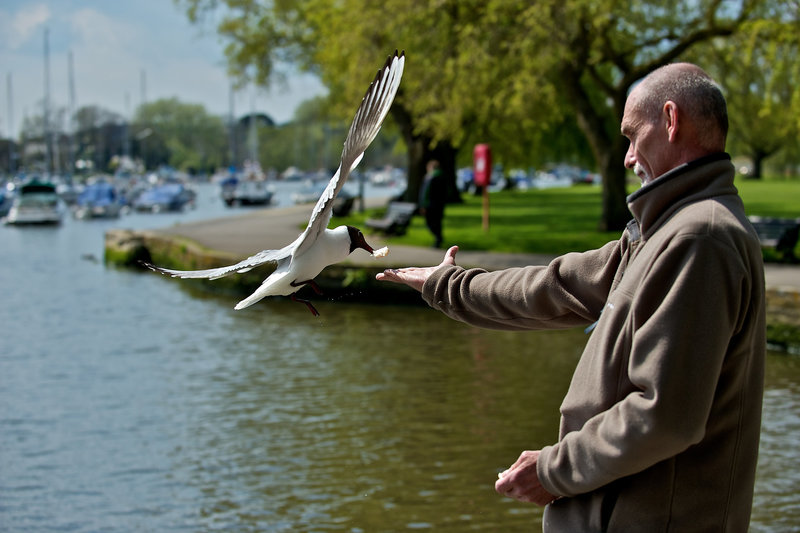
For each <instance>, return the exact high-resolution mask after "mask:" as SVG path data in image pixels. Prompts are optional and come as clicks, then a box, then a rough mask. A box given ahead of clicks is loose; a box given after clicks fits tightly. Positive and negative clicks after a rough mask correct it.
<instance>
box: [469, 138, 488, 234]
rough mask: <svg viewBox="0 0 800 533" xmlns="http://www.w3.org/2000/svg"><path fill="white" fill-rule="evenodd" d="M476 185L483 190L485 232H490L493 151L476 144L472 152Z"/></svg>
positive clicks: (483, 145) (485, 146)
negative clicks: (490, 185) (490, 186)
mask: <svg viewBox="0 0 800 533" xmlns="http://www.w3.org/2000/svg"><path fill="white" fill-rule="evenodd" d="M472 161H473V172H474V181H475V185H476V186H478V187H482V188H483V231H484V232H487V231H489V184H490V183H491V181H492V149H491V147H490V146H489V145H488V144H476V145H475V149H474V150H473V152H472Z"/></svg>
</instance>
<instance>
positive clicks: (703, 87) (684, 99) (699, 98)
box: [634, 63, 728, 152]
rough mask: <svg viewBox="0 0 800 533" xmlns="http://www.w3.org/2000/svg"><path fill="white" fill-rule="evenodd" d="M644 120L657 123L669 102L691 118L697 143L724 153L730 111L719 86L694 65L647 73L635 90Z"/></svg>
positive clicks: (683, 65) (686, 64)
mask: <svg viewBox="0 0 800 533" xmlns="http://www.w3.org/2000/svg"><path fill="white" fill-rule="evenodd" d="M634 91H635V92H636V96H637V98H636V106H637V107H638V110H639V111H640V112H641V113H642V116H643V117H647V118H649V119H651V120H657V118H658V116H659V114H660V113H661V111H662V109H663V106H664V104H665V103H666V102H668V101H672V102H674V103H675V104H676V105H677V106H678V108H679V109H680V110H681V111H682V112H683V115H684V116H685V117H687V118H689V119H690V121H691V124H692V125H693V128H692V130H693V134H694V135H695V136H696V139H695V141H696V142H697V143H698V144H699V145H700V146H701V147H702V148H703V149H705V150H707V151H710V152H715V151H723V150H724V149H725V138H726V137H727V135H728V109H727V106H726V104H725V97H724V96H723V95H722V91H720V88H719V86H718V85H717V84H716V83H715V82H714V80H713V79H712V78H711V76H709V75H708V74H707V73H706V72H705V71H704V70H703V69H701V68H700V67H698V66H697V65H693V64H691V63H673V64H670V65H666V66H663V67H661V68H658V69H656V70H654V71H653V72H651V73H650V74H648V75H647V76H646V77H645V78H644V79H643V80H642V82H641V83H640V84H639V85H637V86H636V88H635V89H634Z"/></svg>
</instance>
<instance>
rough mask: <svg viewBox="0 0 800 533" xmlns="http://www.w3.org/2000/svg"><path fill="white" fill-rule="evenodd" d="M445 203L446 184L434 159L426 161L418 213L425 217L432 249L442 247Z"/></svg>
mask: <svg viewBox="0 0 800 533" xmlns="http://www.w3.org/2000/svg"><path fill="white" fill-rule="evenodd" d="M446 201H447V183H446V182H445V180H444V176H443V175H442V169H441V168H439V162H438V161H436V160H435V159H432V160H431V161H428V166H427V173H426V174H425V181H424V182H423V184H422V192H421V194H420V198H419V209H420V212H421V213H422V214H423V215H424V216H425V224H426V225H427V226H428V229H429V230H430V232H431V233H432V234H433V238H434V244H433V247H434V248H441V247H442V220H443V219H444V204H445V202H446Z"/></svg>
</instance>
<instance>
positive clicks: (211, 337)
mask: <svg viewBox="0 0 800 533" xmlns="http://www.w3.org/2000/svg"><path fill="white" fill-rule="evenodd" d="M299 186H300V184H292V185H291V186H290V185H289V184H282V185H281V187H280V188H279V189H278V190H276V196H275V203H274V205H273V207H269V208H266V209H263V210H256V211H253V210H247V209H244V208H235V209H231V208H228V207H227V206H226V205H225V204H224V202H223V201H222V199H221V198H220V195H219V189H218V187H216V186H214V185H211V184H201V185H198V186H197V187H196V192H197V198H196V203H195V207H194V208H192V209H187V210H185V211H183V212H161V213H157V214H153V213H137V212H131V213H129V214H126V215H122V216H120V217H119V218H97V219H87V220H75V219H72V218H70V217H66V218H65V219H64V220H63V221H62V224H60V225H58V226H31V227H13V226H3V227H0V246H2V249H3V250H4V259H5V260H4V262H3V264H2V266H0V291H2V294H3V305H2V306H0V323H2V324H3V328H2V336H3V340H2V345H3V350H2V351H0V406H2V407H0V472H2V473H3V474H2V476H0V530H3V531H34V532H36V531H64V532H66V531H78V532H90V531H108V532H116V531H119V532H127V531H211V530H223V531H264V532H289V531H318V532H328V531H329V532H334V531H349V532H367V531H407V530H425V531H437V532H440V531H444V532H454V533H455V532H463V531H486V532H495V531H532V530H534V531H535V530H537V529H540V525H541V511H540V510H539V509H538V508H536V507H533V506H531V505H527V504H521V503H519V502H514V501H511V500H508V499H506V498H502V497H500V496H498V495H497V494H496V493H495V492H494V490H493V483H494V479H496V476H497V472H499V471H502V470H503V469H505V468H506V467H507V466H508V465H509V464H510V463H511V462H513V461H514V460H515V459H516V457H517V455H518V453H519V451H520V450H522V449H536V448H538V447H540V446H543V445H546V444H548V443H549V442H552V440H553V439H554V438H555V437H556V434H557V428H558V406H559V404H560V401H561V398H562V396H563V394H564V391H565V390H566V387H567V385H568V382H569V378H570V376H571V373H572V369H573V367H574V365H575V363H576V361H577V359H578V357H579V355H580V353H581V350H582V348H583V345H584V343H585V341H586V336H585V334H583V332H582V331H562V332H526V333H510V332H493V331H485V330H477V329H474V328H469V327H466V326H464V325H461V324H458V323H455V322H453V321H450V320H449V319H447V318H445V317H443V316H441V315H439V314H437V313H435V312H433V311H431V310H429V309H427V308H426V307H425V306H422V305H417V306H409V305H374V304H367V303H351V302H348V301H346V299H344V300H341V301H340V300H336V299H325V301H324V302H323V305H321V306H320V310H321V312H322V315H321V316H320V317H318V318H315V317H312V316H311V315H310V314H309V313H308V312H307V310H306V309H305V308H304V307H303V306H299V305H297V304H295V303H293V302H290V301H288V300H278V299H267V300H264V301H262V302H259V303H258V304H257V305H255V306H253V307H252V308H249V309H247V310H243V311H234V310H233V306H234V304H235V303H236V302H237V301H238V299H237V298H238V297H237V295H235V294H226V293H224V292H219V293H210V292H207V291H204V290H200V289H198V288H197V287H195V286H192V285H190V284H185V283H180V282H178V281H177V280H173V279H169V278H166V277H162V276H158V275H154V274H153V273H151V272H145V271H139V270H133V269H124V268H116V267H113V266H108V265H105V264H104V261H103V253H104V236H105V234H106V233H107V232H109V231H111V230H122V229H133V230H136V231H146V230H147V231H156V230H158V231H162V232H163V231H164V230H172V231H175V230H176V229H180V228H182V227H184V226H186V227H192V226H196V225H201V224H202V223H204V221H208V220H214V219H225V220H227V219H229V218H230V217H237V216H238V217H241V216H243V214H245V215H246V216H254V217H255V216H266V215H267V214H269V213H271V212H273V211H274V208H286V207H288V206H291V205H292V203H291V194H292V192H294V190H296V189H298V188H299ZM386 192H387V191H386V190H385V189H381V188H376V189H369V197H372V198H377V197H380V196H382V195H383V194H385V193H386ZM388 192H391V191H388ZM309 208H310V206H307V208H306V209H309ZM262 231H264V232H265V233H266V232H267V231H268V229H267V228H264V229H263V230H262ZM298 231H299V230H298ZM395 251H396V252H397V254H398V255H399V254H400V250H393V252H395ZM437 253H438V254H439V255H441V252H437ZM392 257H393V256H392V254H390V255H389V256H388V257H387V258H386V259H389V258H392ZM370 260H372V259H370ZM798 412H800V359H798V357H797V356H792V355H788V354H785V353H778V352H770V353H769V355H768V359H767V377H766V393H765V401H764V417H763V425H762V443H761V452H760V459H759V471H758V479H757V484H756V493H755V500H754V506H753V518H752V523H751V531H754V532H773V531H775V532H780V531H790V530H792V529H794V528H796V525H797V524H798V523H800V497H799V496H798V494H797V492H796V490H795V489H794V487H796V486H797V485H798V483H800V474H798V472H797V469H796V468H795V466H796V464H797V462H798V452H797V450H796V446H794V444H793V443H794V442H796V441H797V440H798V439H800V418H798V416H797V413H798Z"/></svg>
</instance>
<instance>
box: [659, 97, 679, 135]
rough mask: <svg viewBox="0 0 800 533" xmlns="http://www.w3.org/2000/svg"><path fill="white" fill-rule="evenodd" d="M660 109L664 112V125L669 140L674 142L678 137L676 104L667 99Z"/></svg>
mask: <svg viewBox="0 0 800 533" xmlns="http://www.w3.org/2000/svg"><path fill="white" fill-rule="evenodd" d="M661 111H662V113H663V114H664V126H665V127H666V129H667V137H668V139H669V142H671V143H674V142H675V141H676V140H677V138H678V119H679V111H678V106H677V105H676V104H675V102H673V101H672V100H667V102H666V103H665V104H664V107H663V109H662V110H661Z"/></svg>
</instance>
